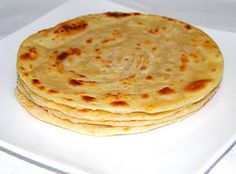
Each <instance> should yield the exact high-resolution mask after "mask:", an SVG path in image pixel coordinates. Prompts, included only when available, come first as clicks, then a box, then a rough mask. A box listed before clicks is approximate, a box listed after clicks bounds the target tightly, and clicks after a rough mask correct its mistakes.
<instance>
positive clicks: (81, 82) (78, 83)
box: [69, 79, 83, 86]
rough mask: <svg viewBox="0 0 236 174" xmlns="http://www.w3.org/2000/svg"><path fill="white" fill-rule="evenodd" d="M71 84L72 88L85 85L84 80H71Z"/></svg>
mask: <svg viewBox="0 0 236 174" xmlns="http://www.w3.org/2000/svg"><path fill="white" fill-rule="evenodd" d="M69 84H70V85H72V86H80V85H83V81H82V80H75V79H70V80H69Z"/></svg>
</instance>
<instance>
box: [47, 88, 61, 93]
mask: <svg viewBox="0 0 236 174" xmlns="http://www.w3.org/2000/svg"><path fill="white" fill-rule="evenodd" d="M47 93H49V94H57V93H59V91H57V90H55V89H49V90H48V91H47Z"/></svg>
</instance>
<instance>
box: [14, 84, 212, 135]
mask: <svg viewBox="0 0 236 174" xmlns="http://www.w3.org/2000/svg"><path fill="white" fill-rule="evenodd" d="M213 94H214V93H212V95H213ZM212 95H209V96H208V97H207V98H205V99H204V100H202V101H201V102H197V103H195V104H193V105H190V106H188V107H187V108H186V109H185V110H182V111H180V112H178V113H176V114H175V115H173V116H172V117H170V118H167V119H164V120H160V121H158V122H157V123H156V124H151V125H145V126H131V127H130V126H108V125H96V124H86V123H78V122H77V121H76V120H74V118H70V117H66V118H61V117H57V116H55V115H53V114H52V113H50V112H48V110H47V109H45V108H42V107H40V106H38V105H36V104H35V103H33V102H31V101H30V100H29V99H27V97H25V96H24V95H23V94H22V93H21V92H20V91H19V90H17V89H16V97H17V99H18V101H19V102H20V104H21V105H22V106H23V107H25V108H26V110H27V111H28V112H29V113H30V114H31V115H33V116H34V117H35V118H37V119H39V120H42V121H44V122H47V123H50V124H53V125H56V126H59V127H62V128H66V129H69V130H73V131H76V132H79V133H83V134H88V135H95V136H111V135H124V134H134V133H141V132H146V131H149V130H152V129H155V128H159V127H162V126H165V125H168V124H170V123H174V122H177V121H180V120H182V119H184V118H186V117H187V116H188V114H190V113H192V112H194V111H196V110H197V109H199V108H200V107H202V105H204V104H205V103H206V101H208V100H209V99H210V98H211V97H212Z"/></svg>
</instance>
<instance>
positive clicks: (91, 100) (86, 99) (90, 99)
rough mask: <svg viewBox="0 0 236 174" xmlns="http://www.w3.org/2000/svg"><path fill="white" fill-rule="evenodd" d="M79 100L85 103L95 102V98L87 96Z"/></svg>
mask: <svg viewBox="0 0 236 174" xmlns="http://www.w3.org/2000/svg"><path fill="white" fill-rule="evenodd" d="M81 98H82V99H83V100H84V101H86V102H93V101H95V100H96V98H94V97H91V96H88V95H83V96H81Z"/></svg>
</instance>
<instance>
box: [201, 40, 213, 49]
mask: <svg viewBox="0 0 236 174" xmlns="http://www.w3.org/2000/svg"><path fill="white" fill-rule="evenodd" d="M203 46H204V47H205V48H207V49H212V48H215V47H216V46H215V44H214V43H213V42H211V41H209V40H206V41H205V42H204V43H203Z"/></svg>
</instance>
